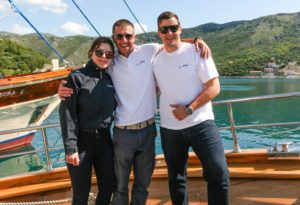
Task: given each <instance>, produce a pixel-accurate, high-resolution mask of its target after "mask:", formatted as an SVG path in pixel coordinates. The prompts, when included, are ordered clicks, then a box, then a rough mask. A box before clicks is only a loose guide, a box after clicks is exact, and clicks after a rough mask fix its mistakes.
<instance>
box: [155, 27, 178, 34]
mask: <svg viewBox="0 0 300 205" xmlns="http://www.w3.org/2000/svg"><path fill="white" fill-rule="evenodd" d="M169 29H170V30H171V31H172V33H175V32H177V31H178V29H179V25H172V26H164V27H159V28H158V30H159V31H160V32H161V33H162V34H166V33H168V31H169Z"/></svg>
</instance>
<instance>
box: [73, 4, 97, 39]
mask: <svg viewBox="0 0 300 205" xmlns="http://www.w3.org/2000/svg"><path fill="white" fill-rule="evenodd" d="M72 2H73V3H74V4H75V6H76V7H77V9H78V10H79V11H80V13H81V14H82V15H83V17H84V18H85V19H86V20H87V21H88V22H89V24H90V25H91V26H92V27H93V29H94V30H95V31H96V33H97V34H98V35H99V36H100V37H101V35H100V33H99V32H98V31H97V29H96V28H95V27H94V25H93V24H92V23H91V22H90V20H89V19H88V17H87V16H86V15H85V14H84V13H83V11H82V10H81V9H80V8H79V6H78V5H77V4H76V2H75V1H74V0H72Z"/></svg>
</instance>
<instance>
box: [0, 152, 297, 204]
mask: <svg viewBox="0 0 300 205" xmlns="http://www.w3.org/2000/svg"><path fill="white" fill-rule="evenodd" d="M226 157H227V160H228V166H229V170H230V176H231V188H230V190H231V204H236V205H239V204H241V205H243V204H254V205H256V204H257V205H260V204H261V205H262V204H300V201H299V196H300V164H299V160H270V159H268V157H267V153H266V150H244V151H243V153H234V154H232V153H230V151H228V152H227V154H226ZM243 159H244V160H243ZM167 177H168V175H167V168H166V164H165V161H164V160H163V156H158V157H157V164H156V168H155V171H154V174H153V180H152V182H151V186H150V189H149V190H150V193H149V200H148V202H147V204H149V205H152V204H153V205H156V204H171V201H170V197H169V191H168V182H167V180H168V178H167ZM188 177H189V179H188V186H189V198H190V204H207V197H206V182H205V181H204V180H203V178H202V168H201V166H200V162H199V161H198V160H197V159H196V157H195V155H194V154H191V155H190V158H189V168H188ZM131 178H132V176H131ZM95 183H96V179H95V177H94V178H93V184H94V188H93V189H92V191H93V192H94V193H96V192H97V191H96V186H95ZM70 190H71V183H70V180H69V177H68V173H67V170H66V169H59V170H55V171H53V172H50V173H47V174H46V173H44V174H43V173H40V174H35V175H29V176H19V177H13V178H2V179H0V201H3V200H4V201H32V200H34V201H39V200H53V199H65V198H70V197H71V191H70ZM200 200H201V203H200Z"/></svg>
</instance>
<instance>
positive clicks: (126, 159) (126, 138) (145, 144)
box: [112, 123, 157, 205]
mask: <svg viewBox="0 0 300 205" xmlns="http://www.w3.org/2000/svg"><path fill="white" fill-rule="evenodd" d="M156 134H157V133H156V127H155V123H153V124H151V125H148V126H147V127H145V128H143V129H140V130H127V129H120V128H117V127H115V128H114V137H113V145H114V154H115V171H116V178H117V186H116V190H115V192H114V194H113V200H112V205H128V203H129V196H128V180H129V176H130V172H131V167H133V174H134V181H133V185H132V193H131V202H130V204H132V205H145V204H146V201H147V198H148V194H149V191H148V187H149V185H150V182H151V178H152V174H153V171H154V167H155V138H156Z"/></svg>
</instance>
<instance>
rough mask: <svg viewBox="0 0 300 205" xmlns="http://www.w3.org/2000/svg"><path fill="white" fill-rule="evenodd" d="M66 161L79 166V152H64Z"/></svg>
mask: <svg viewBox="0 0 300 205" xmlns="http://www.w3.org/2000/svg"><path fill="white" fill-rule="evenodd" d="M66 162H67V164H72V165H74V166H79V162H80V160H79V154H78V152H75V153H73V154H66Z"/></svg>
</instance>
